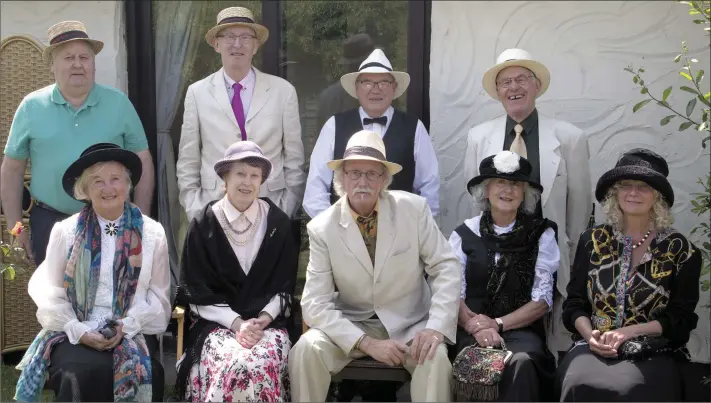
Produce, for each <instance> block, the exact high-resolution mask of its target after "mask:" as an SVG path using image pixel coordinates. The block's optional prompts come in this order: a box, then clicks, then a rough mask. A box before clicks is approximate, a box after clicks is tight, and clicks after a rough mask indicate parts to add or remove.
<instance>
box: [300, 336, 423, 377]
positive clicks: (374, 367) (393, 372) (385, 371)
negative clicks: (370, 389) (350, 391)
mask: <svg viewBox="0 0 711 403" xmlns="http://www.w3.org/2000/svg"><path fill="white" fill-rule="evenodd" d="M307 330H309V326H308V325H307V324H306V322H302V331H303V333H306V331H307ZM344 379H351V380H356V381H391V382H407V381H409V380H410V372H409V371H408V370H406V369H405V367H403V366H397V367H391V366H389V365H387V364H383V363H382V362H380V361H376V360H375V359H373V358H371V357H363V358H359V359H356V360H353V361H351V362H350V363H349V364H348V365H346V367H345V368H343V370H342V371H341V372H339V373H338V374H336V375H333V376H332V377H331V382H334V383H338V382H340V381H342V380H344Z"/></svg>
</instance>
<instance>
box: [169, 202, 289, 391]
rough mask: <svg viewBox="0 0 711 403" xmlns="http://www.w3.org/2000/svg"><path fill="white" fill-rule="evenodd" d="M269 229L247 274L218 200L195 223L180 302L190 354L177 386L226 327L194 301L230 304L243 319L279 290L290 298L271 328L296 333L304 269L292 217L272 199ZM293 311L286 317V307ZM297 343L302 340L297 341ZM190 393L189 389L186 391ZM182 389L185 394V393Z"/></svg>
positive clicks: (185, 248) (182, 263)
mask: <svg viewBox="0 0 711 403" xmlns="http://www.w3.org/2000/svg"><path fill="white" fill-rule="evenodd" d="M261 199H262V200H264V201H266V202H267V203H269V213H268V214H267V231H266V233H265V235H264V240H262V244H261V245H260V247H259V251H258V252H257V257H256V258H255V259H254V263H253V264H252V268H251V270H249V273H248V274H245V273H244V270H242V267H241V265H240V263H239V260H238V259H237V256H235V254H234V251H233V249H232V246H231V245H230V243H229V241H228V240H227V236H226V235H225V232H224V230H223V229H222V227H221V226H220V223H219V221H218V219H217V217H216V216H215V213H214V212H213V211H212V205H213V204H215V202H216V201H212V202H210V203H208V205H207V206H205V208H203V210H202V211H201V212H200V213H199V214H198V215H197V216H196V217H195V218H194V219H193V220H192V221H191V222H190V226H189V227H188V232H187V235H186V237H185V244H184V246H183V255H182V259H181V261H180V267H181V273H180V284H179V285H178V290H177V295H176V300H175V303H176V304H177V305H181V306H183V307H184V308H185V317H186V318H187V319H188V320H186V321H185V329H184V331H185V332H186V335H187V338H186V343H185V344H186V349H185V353H186V359H185V360H183V362H182V363H181V366H180V368H179V369H178V379H177V381H176V382H177V386H178V387H179V388H184V387H185V386H186V382H187V378H188V375H189V372H190V368H191V367H192V365H193V364H195V363H197V362H199V359H200V354H201V352H202V347H203V344H204V342H205V339H206V338H207V336H208V335H209V334H210V332H211V331H212V330H214V329H215V328H217V327H221V325H219V324H218V323H215V322H211V321H208V320H206V319H204V318H202V317H200V316H198V315H196V314H195V313H194V312H192V313H191V312H190V304H195V305H217V306H229V307H230V308H231V309H232V310H233V311H235V312H237V313H238V314H239V315H240V316H241V317H242V318H243V319H251V318H256V317H257V316H259V313H260V312H261V311H262V309H264V307H265V306H266V305H267V303H268V302H269V301H270V300H271V299H272V297H274V296H275V295H282V296H283V297H285V298H284V299H285V300H286V303H285V304H284V303H282V306H281V314H280V315H278V316H277V317H276V318H274V321H272V323H271V324H270V325H269V327H270V328H286V329H287V331H289V333H290V336H291V337H292V338H293V339H295V338H296V333H295V332H296V329H295V326H294V320H293V317H294V314H295V312H294V309H291V308H292V307H296V306H297V305H298V304H293V305H292V304H291V300H292V299H293V298H294V288H295V286H296V275H297V270H298V259H297V254H298V250H297V248H296V244H295V242H294V237H293V236H292V233H291V222H290V220H289V217H288V216H287V215H286V213H284V212H283V211H282V210H280V209H279V208H278V207H277V206H276V205H275V204H274V203H273V202H272V201H271V200H269V199H268V198H261ZM287 309H289V310H291V315H290V316H289V317H285V315H284V313H285V312H286V310H287ZM292 341H293V342H295V341H296V340H292ZM182 393H183V394H184V389H183V390H182ZM183 394H181V395H180V396H182V395H183Z"/></svg>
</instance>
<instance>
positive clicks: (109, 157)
mask: <svg viewBox="0 0 711 403" xmlns="http://www.w3.org/2000/svg"><path fill="white" fill-rule="evenodd" d="M110 161H114V162H118V163H119V164H121V165H123V166H125V167H126V169H128V172H129V173H130V176H131V177H130V180H131V183H132V184H133V185H134V186H135V185H136V184H137V183H138V181H140V180H141V175H142V174H143V164H142V163H141V159H140V158H139V157H138V155H136V153H134V152H132V151H128V150H124V149H121V148H113V149H105V150H97V151H94V152H91V153H89V154H87V155H85V156H83V157H80V158H79V159H78V160H76V161H74V162H73V163H72V164H71V165H69V168H67V170H66V171H65V172H64V176H63V177H62V187H63V188H64V191H65V192H66V193H67V194H68V195H69V196H70V197H71V198H72V199H75V200H78V199H76V198H75V197H74V183H75V182H76V181H77V179H79V177H80V176H81V175H82V174H83V173H84V171H86V170H87V169H88V168H91V167H92V166H94V165H95V164H98V163H99V162H110ZM79 201H80V202H83V203H87V201H86V200H79Z"/></svg>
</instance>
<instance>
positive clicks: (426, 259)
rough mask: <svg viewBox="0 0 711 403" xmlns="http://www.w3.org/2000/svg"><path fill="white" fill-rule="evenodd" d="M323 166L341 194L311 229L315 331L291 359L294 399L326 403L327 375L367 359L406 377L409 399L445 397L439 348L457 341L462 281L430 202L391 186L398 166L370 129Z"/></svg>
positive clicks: (305, 303) (305, 304)
mask: <svg viewBox="0 0 711 403" xmlns="http://www.w3.org/2000/svg"><path fill="white" fill-rule="evenodd" d="M328 167H329V168H330V169H331V170H333V171H334V183H335V190H336V192H337V193H338V194H339V195H340V196H341V197H340V199H339V200H338V201H337V202H336V203H335V204H334V205H333V206H331V207H329V208H328V209H326V210H325V211H324V212H323V213H321V214H319V215H318V216H316V217H315V218H313V219H312V220H311V222H310V223H309V224H308V232H309V240H310V245H311V259H310V261H309V265H308V268H307V272H306V285H305V287H304V293H303V296H302V298H301V307H302V311H303V320H304V323H305V324H307V325H308V326H310V327H311V329H310V330H308V331H307V332H306V333H305V334H303V335H302V336H301V338H300V339H299V341H298V342H297V343H296V345H295V346H294V348H293V349H292V350H291V353H290V354H289V374H290V377H291V387H292V398H293V399H294V401H298V402H306V401H309V402H323V401H324V399H325V398H326V393H327V391H328V386H329V383H330V380H331V374H335V373H338V372H340V371H341V370H342V369H343V368H344V367H345V366H346V365H347V364H348V363H349V362H350V361H351V360H353V359H355V358H361V357H364V356H370V357H372V358H374V359H376V360H378V361H380V362H383V363H385V364H388V365H391V366H397V365H402V366H403V367H405V368H406V369H407V370H408V371H410V372H411V373H412V384H411V396H412V401H416V402H417V401H419V402H425V401H426V402H432V401H439V402H444V401H449V400H450V378H451V377H452V372H451V371H452V366H451V364H450V362H449V359H448V357H447V349H446V347H445V345H444V344H443V343H444V342H447V343H453V342H454V341H455V334H456V328H457V310H458V298H459V297H458V295H459V291H458V290H459V288H460V287H461V276H460V273H459V267H458V262H457V259H456V257H455V256H454V253H453V252H452V250H451V248H450V247H449V246H448V244H447V240H446V239H445V238H444V236H443V235H442V233H441V232H440V231H439V229H438V228H437V225H436V224H435V221H434V219H433V218H432V214H431V213H430V209H429V207H428V206H427V200H426V199H425V198H424V197H421V196H417V195H414V194H412V193H409V192H405V191H388V190H387V187H388V185H389V184H390V183H391V181H392V175H394V174H396V173H397V172H399V171H400V170H401V169H402V167H401V166H400V165H398V164H395V163H392V162H389V161H387V160H386V157H385V145H384V144H383V140H382V139H381V138H380V135H379V134H377V133H375V132H371V131H366V130H363V131H360V132H357V133H355V134H354V135H353V136H352V137H351V138H350V140H349V141H348V144H347V146H346V149H345V152H344V154H343V158H342V159H338V160H332V161H329V162H328ZM425 274H427V275H428V276H429V277H428V278H427V279H426V278H425Z"/></svg>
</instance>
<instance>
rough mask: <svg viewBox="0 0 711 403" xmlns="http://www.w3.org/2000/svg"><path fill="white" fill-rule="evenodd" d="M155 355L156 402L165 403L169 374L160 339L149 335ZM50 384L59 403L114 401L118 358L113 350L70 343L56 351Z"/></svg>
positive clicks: (148, 340)
mask: <svg viewBox="0 0 711 403" xmlns="http://www.w3.org/2000/svg"><path fill="white" fill-rule="evenodd" d="M145 338H146V345H147V346H148V352H149V353H150V355H151V375H152V380H151V383H152V388H153V397H152V400H153V401H154V402H162V401H163V389H164V385H163V384H164V383H165V374H164V372H163V366H162V365H161V363H160V361H159V360H158V359H157V357H158V354H157V352H158V342H157V339H156V336H148V335H146V336H145ZM49 362H50V364H49V368H48V371H49V383H50V386H51V387H52V389H53V390H54V395H55V401H57V402H113V401H114V369H113V368H114V359H113V353H112V352H110V351H98V350H94V349H93V348H91V347H87V346H85V345H83V344H72V343H70V342H69V340H64V341H63V342H61V343H59V344H57V345H55V346H54V347H53V348H52V353H51V356H50V361H49Z"/></svg>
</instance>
